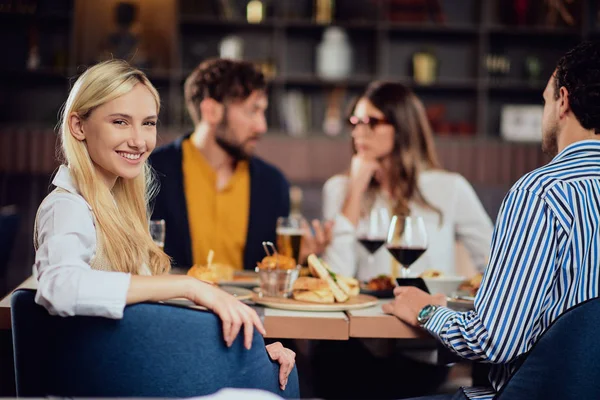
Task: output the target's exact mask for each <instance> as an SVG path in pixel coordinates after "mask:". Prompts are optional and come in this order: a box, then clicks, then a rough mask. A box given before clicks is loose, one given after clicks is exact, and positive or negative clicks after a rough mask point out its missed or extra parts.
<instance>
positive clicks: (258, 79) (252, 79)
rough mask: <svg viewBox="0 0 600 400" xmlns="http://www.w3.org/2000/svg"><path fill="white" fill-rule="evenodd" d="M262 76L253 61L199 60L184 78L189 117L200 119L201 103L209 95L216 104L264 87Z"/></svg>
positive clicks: (243, 97) (235, 99)
mask: <svg viewBox="0 0 600 400" xmlns="http://www.w3.org/2000/svg"><path fill="white" fill-rule="evenodd" d="M266 85H267V84H266V81H265V76H264V75H263V73H262V72H261V71H260V70H259V69H258V68H257V67H256V66H255V65H254V64H252V63H250V62H247V61H237V60H228V59H222V58H217V59H211V60H207V61H204V62H203V63H201V64H200V65H199V66H198V67H196V69H195V70H194V72H192V73H191V74H190V76H189V77H188V78H187V79H186V81H185V86H184V95H185V102H186V104H187V105H188V110H189V111H190V113H193V115H191V117H192V119H194V120H200V103H201V102H202V100H204V99H206V98H211V99H214V100H216V101H218V102H219V103H224V102H227V101H240V100H241V101H243V100H246V99H247V98H248V97H249V96H250V94H252V92H253V91H255V90H264V89H265V88H266Z"/></svg>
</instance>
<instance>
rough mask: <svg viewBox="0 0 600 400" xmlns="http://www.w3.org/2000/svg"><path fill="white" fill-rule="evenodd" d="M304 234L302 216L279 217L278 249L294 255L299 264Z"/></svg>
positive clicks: (289, 255) (285, 253)
mask: <svg viewBox="0 0 600 400" xmlns="http://www.w3.org/2000/svg"><path fill="white" fill-rule="evenodd" d="M302 236H304V219H303V218H302V217H301V216H289V217H280V218H278V219H277V251H278V252H279V253H280V254H283V255H286V256H288V257H292V258H293V259H294V260H296V264H299V257H300V246H301V245H302Z"/></svg>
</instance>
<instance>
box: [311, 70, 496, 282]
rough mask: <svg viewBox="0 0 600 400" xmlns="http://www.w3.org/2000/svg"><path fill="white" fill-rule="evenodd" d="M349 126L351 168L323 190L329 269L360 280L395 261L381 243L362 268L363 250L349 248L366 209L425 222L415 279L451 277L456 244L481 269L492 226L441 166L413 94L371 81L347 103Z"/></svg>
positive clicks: (468, 190)
mask: <svg viewBox="0 0 600 400" xmlns="http://www.w3.org/2000/svg"><path fill="white" fill-rule="evenodd" d="M349 124H350V127H351V129H352V144H353V149H354V156H353V157H352V162H351V165H350V171H349V173H348V174H347V175H344V176H341V175H338V176H334V177H332V178H331V179H329V180H328V181H327V183H326V184H325V187H324V190H323V192H324V193H323V200H324V205H323V207H324V208H323V213H324V217H325V218H326V219H328V220H329V219H333V220H334V221H335V223H334V231H333V240H332V242H331V244H330V245H329V246H328V248H327V250H326V253H325V258H326V259H327V261H328V262H329V264H330V265H331V267H332V268H333V269H334V270H335V271H337V272H339V273H342V274H346V275H351V276H356V277H357V278H358V279H359V280H361V281H368V280H369V279H371V278H374V277H376V276H378V275H381V274H385V275H389V274H390V272H391V270H392V269H391V268H392V263H393V262H394V261H393V259H392V258H391V256H390V254H389V253H388V252H387V251H386V249H385V248H384V246H382V247H381V248H379V249H378V250H377V251H376V252H375V253H374V258H375V260H374V261H375V262H373V263H368V262H367V258H368V256H369V253H368V252H367V250H365V249H364V248H363V247H362V246H358V245H357V244H356V238H357V234H356V230H357V225H358V224H359V221H360V220H362V219H364V218H365V216H368V215H369V214H370V211H371V210H373V209H384V210H385V209H387V210H388V212H389V214H390V215H393V214H395V215H402V216H408V215H411V216H420V217H422V218H423V220H424V222H425V228H426V231H427V236H428V242H429V245H428V249H427V251H426V252H425V254H423V256H421V257H420V258H419V259H418V260H417V261H416V262H415V263H414V264H413V265H412V266H411V270H412V272H413V274H414V275H419V274H420V273H422V272H423V271H425V270H427V269H435V270H438V271H440V272H443V273H444V274H446V275H456V269H455V267H456V266H455V265H454V259H455V247H456V246H455V242H456V240H459V241H461V242H462V243H463V244H464V245H465V247H466V248H467V250H468V251H469V253H470V256H471V259H472V260H473V263H474V264H475V266H476V267H477V268H478V269H479V270H480V271H482V270H483V268H484V267H485V262H486V258H487V255H488V251H489V246H490V243H491V238H492V229H493V226H492V223H491V221H490V218H489V217H488V215H487V214H486V212H485V210H484V208H483V206H482V205H481V202H480V201H479V199H478V198H477V195H476V194H475V192H474V191H473V189H472V187H471V186H470V185H469V183H468V182H467V181H466V180H465V179H464V178H463V177H462V176H460V175H458V174H455V173H451V172H448V171H444V170H443V169H442V168H441V166H440V163H439V162H438V157H437V154H436V150H435V146H434V140H433V134H432V132H431V127H430V125H429V122H428V121H427V117H426V114H425V109H424V107H423V104H422V103H421V101H420V100H419V99H418V98H417V96H415V94H414V93H413V92H412V91H411V90H410V89H408V88H407V87H405V86H404V85H402V84H400V83H391V82H374V83H372V84H371V85H369V87H368V88H367V89H366V91H365V92H364V94H363V95H362V96H360V97H359V99H358V101H357V102H356V104H355V105H354V107H353V109H352V113H351V116H350V118H349ZM473 272H474V271H473Z"/></svg>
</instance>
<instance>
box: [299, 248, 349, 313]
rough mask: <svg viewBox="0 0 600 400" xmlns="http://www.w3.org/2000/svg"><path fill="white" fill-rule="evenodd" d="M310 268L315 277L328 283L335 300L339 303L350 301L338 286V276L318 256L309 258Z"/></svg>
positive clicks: (312, 255)
mask: <svg viewBox="0 0 600 400" xmlns="http://www.w3.org/2000/svg"><path fill="white" fill-rule="evenodd" d="M308 266H309V268H310V271H311V273H312V274H313V275H314V276H316V277H317V278H320V279H323V280H324V281H325V282H327V284H328V285H329V288H330V289H331V291H332V292H333V297H335V300H336V301H337V302H338V303H343V302H345V301H348V295H347V294H346V292H345V291H344V290H342V288H341V287H340V285H339V284H338V279H337V274H335V273H334V272H332V271H331V270H329V269H327V267H325V266H324V265H323V264H322V263H321V260H319V258H318V257H317V256H316V255H314V254H311V255H310V256H308Z"/></svg>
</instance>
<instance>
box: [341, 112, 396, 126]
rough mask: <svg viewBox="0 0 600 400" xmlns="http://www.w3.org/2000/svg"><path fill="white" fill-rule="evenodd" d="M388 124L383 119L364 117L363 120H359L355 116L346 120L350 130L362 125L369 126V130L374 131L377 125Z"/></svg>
mask: <svg viewBox="0 0 600 400" xmlns="http://www.w3.org/2000/svg"><path fill="white" fill-rule="evenodd" d="M389 123H390V122H389V121H388V120H387V119H385V118H375V117H365V118H364V119H360V118H358V117H357V116H355V115H353V116H351V117H350V118H348V124H349V125H350V127H352V128H355V127H357V126H358V125H360V124H364V125H369V128H371V129H375V127H376V126H377V125H387V124H389Z"/></svg>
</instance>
